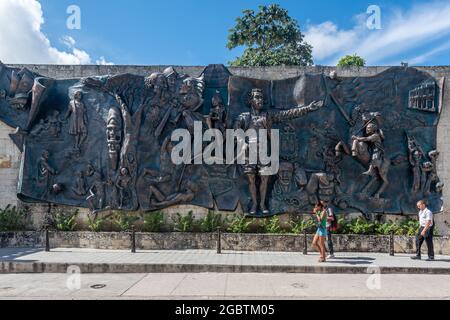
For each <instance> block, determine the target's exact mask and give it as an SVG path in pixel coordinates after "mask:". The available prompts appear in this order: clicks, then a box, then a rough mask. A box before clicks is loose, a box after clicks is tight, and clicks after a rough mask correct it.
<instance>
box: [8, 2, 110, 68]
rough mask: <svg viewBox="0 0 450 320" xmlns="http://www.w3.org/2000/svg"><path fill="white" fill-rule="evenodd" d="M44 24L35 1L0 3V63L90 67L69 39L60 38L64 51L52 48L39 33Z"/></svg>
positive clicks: (74, 42) (84, 54)
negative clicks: (84, 65) (83, 65)
mask: <svg viewBox="0 0 450 320" xmlns="http://www.w3.org/2000/svg"><path fill="white" fill-rule="evenodd" d="M43 23H44V18H43V12H42V7H41V4H40V3H39V2H38V1H37V0H1V1H0V60H2V61H3V62H4V63H19V64H28V63H35V64H91V63H92V58H91V56H90V55H89V54H88V53H87V52H86V51H84V50H81V49H78V48H76V47H75V45H76V41H75V39H73V38H72V37H69V36H64V37H63V39H62V42H63V43H64V44H65V45H66V46H67V48H68V50H67V51H61V50H58V49H57V48H55V47H54V46H52V44H51V43H50V40H49V39H48V38H47V36H46V35H45V34H44V33H43V32H42V31H41V26H42V24H43ZM104 60H105V59H103V61H104Z"/></svg>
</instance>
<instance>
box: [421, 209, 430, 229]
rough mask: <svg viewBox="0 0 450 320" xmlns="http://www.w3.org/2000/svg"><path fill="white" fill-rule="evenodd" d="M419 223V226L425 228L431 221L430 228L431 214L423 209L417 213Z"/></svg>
mask: <svg viewBox="0 0 450 320" xmlns="http://www.w3.org/2000/svg"><path fill="white" fill-rule="evenodd" d="M419 221H420V226H421V227H425V226H426V224H427V222H428V221H431V225H430V227H431V226H432V225H433V213H432V212H431V211H430V210H429V209H428V208H425V209H423V210H420V211H419Z"/></svg>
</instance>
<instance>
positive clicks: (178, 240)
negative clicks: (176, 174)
mask: <svg viewBox="0 0 450 320" xmlns="http://www.w3.org/2000/svg"><path fill="white" fill-rule="evenodd" d="M49 238H50V246H51V247H55V248H56V247H57V248H91V249H107V250H129V249H130V248H131V236H130V234H129V233H125V232H50V236H49ZM311 242H312V235H308V236H307V244H308V251H312V248H311ZM333 242H334V247H335V251H336V252H378V253H388V252H389V236H379V235H377V236H370V235H337V234H336V235H333ZM303 243H304V237H303V235H287V234H286V235H271V234H234V233H223V234H222V250H234V251H284V252H303ZM216 246H217V235H216V234H215V233H177V232H170V233H139V232H138V233H136V248H137V249H138V250H189V249H202V250H215V249H216ZM434 246H435V252H436V254H445V255H450V237H436V238H435V240H434ZM0 247H1V248H6V247H29V248H43V247H45V235H44V232H35V231H28V232H4V233H0ZM394 248H395V252H396V253H409V254H413V253H415V237H407V236H395V237H394ZM423 249H424V255H425V254H426V245H425V244H424V248H423Z"/></svg>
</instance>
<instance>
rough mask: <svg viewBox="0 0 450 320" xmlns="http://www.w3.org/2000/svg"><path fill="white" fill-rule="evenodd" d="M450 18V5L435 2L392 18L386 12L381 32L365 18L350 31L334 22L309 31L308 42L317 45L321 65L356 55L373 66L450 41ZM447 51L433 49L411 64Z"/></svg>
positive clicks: (316, 51)
mask: <svg viewBox="0 0 450 320" xmlns="http://www.w3.org/2000/svg"><path fill="white" fill-rule="evenodd" d="M449 16H450V3H445V2H431V3H426V4H420V5H416V6H414V7H413V8H412V9H410V10H409V11H405V12H402V11H398V10H397V11H396V12H394V13H393V14H391V15H389V16H388V14H387V13H386V12H384V11H382V28H383V29H381V30H369V29H368V28H367V27H366V20H365V19H362V18H361V15H360V16H359V17H358V19H357V23H356V24H355V26H354V27H353V28H352V29H348V30H344V29H339V27H338V26H337V25H336V24H334V23H333V22H330V21H327V22H324V23H322V24H319V25H310V26H308V27H307V29H306V32H305V40H306V41H307V42H309V43H311V44H312V45H313V47H314V48H313V55H314V57H315V59H316V60H319V61H321V62H322V61H323V62H326V63H327V64H335V63H336V62H337V60H338V59H339V58H340V57H342V56H344V55H346V54H354V53H356V54H358V55H361V56H362V57H364V58H365V59H366V61H367V62H368V63H369V64H377V63H380V62H383V61H386V60H388V59H390V60H392V59H393V58H394V57H395V56H397V55H404V56H406V55H407V54H408V52H410V50H414V49H417V48H420V47H422V46H426V45H430V46H431V45H432V44H433V42H434V41H436V40H442V39H445V40H447V38H448V36H449V35H450V19H449V18H448V17H449ZM446 49H447V48H445V49H441V50H436V49H435V48H430V50H429V52H428V53H426V54H424V55H422V56H421V57H417V59H412V61H410V63H411V64H413V63H423V62H426V60H427V59H430V58H431V57H432V56H433V55H435V54H437V53H439V52H442V51H443V50H446ZM406 58H407V57H405V58H404V59H403V60H407V59H406ZM399 62H400V61H398V63H399Z"/></svg>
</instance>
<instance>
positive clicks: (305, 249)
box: [303, 229, 308, 256]
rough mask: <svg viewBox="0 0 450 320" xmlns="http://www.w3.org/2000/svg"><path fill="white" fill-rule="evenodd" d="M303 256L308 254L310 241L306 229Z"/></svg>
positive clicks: (304, 231)
mask: <svg viewBox="0 0 450 320" xmlns="http://www.w3.org/2000/svg"><path fill="white" fill-rule="evenodd" d="M303 254H304V255H305V256H306V255H307V254H308V239H307V235H306V229H305V230H303Z"/></svg>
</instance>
